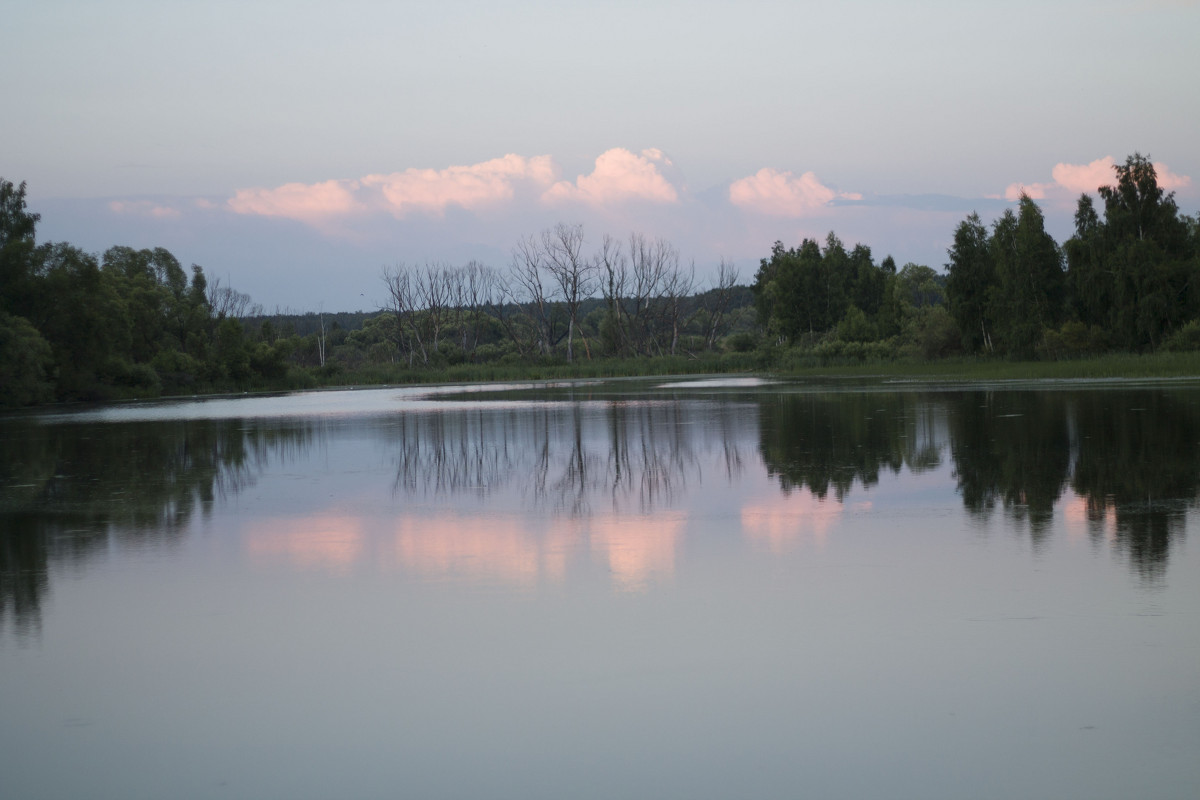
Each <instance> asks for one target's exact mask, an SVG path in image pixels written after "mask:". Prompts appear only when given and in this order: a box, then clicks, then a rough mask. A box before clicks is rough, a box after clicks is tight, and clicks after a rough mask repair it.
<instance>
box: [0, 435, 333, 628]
mask: <svg viewBox="0 0 1200 800" xmlns="http://www.w3.org/2000/svg"><path fill="white" fill-rule="evenodd" d="M312 438H313V431H312V428H311V426H308V425H303V424H294V425H289V426H287V427H280V426H278V425H254V426H250V427H245V426H243V425H242V423H241V422H240V421H238V420H223V421H191V422H182V421H175V422H151V423H141V424H136V425H133V424H131V425H76V424H60V425H41V424H36V423H32V424H31V423H28V422H26V423H21V422H15V421H14V422H8V423H6V424H4V425H3V426H0V520H2V523H3V524H2V525H0V529H2V531H3V533H2V535H0V626H2V625H3V624H4V623H5V620H6V618H8V617H11V619H12V622H13V625H14V627H15V629H16V630H17V632H18V633H19V634H23V633H28V632H30V631H33V630H36V629H37V628H38V627H39V625H40V619H41V606H42V600H43V597H44V595H45V593H46V591H47V589H48V588H49V578H48V575H49V565H50V563H51V562H54V563H61V564H76V565H81V564H83V563H84V562H86V561H88V560H89V559H91V558H93V557H95V556H96V555H99V554H101V553H104V552H107V551H108V549H109V548H110V547H111V546H114V545H115V546H122V547H158V546H170V545H171V544H172V543H174V542H177V541H178V540H179V539H180V537H181V536H183V535H184V533H185V532H186V531H187V530H188V526H189V524H190V523H191V521H192V519H193V518H194V517H195V516H196V515H197V514H200V515H203V514H205V513H207V512H208V511H209V510H210V509H211V507H212V504H213V502H214V501H215V500H216V499H217V498H220V497H229V496H233V495H236V494H237V493H238V492H241V491H243V490H244V489H246V488H248V487H250V486H252V485H253V484H254V481H255V477H256V476H257V475H258V474H259V473H260V472H261V471H262V470H263V469H265V468H266V467H267V466H268V465H270V464H271V463H273V462H277V461H279V460H281V459H287V458H291V457H295V456H297V455H299V454H300V453H302V452H303V451H304V450H305V448H307V447H308V446H309V445H310V443H311V441H312Z"/></svg>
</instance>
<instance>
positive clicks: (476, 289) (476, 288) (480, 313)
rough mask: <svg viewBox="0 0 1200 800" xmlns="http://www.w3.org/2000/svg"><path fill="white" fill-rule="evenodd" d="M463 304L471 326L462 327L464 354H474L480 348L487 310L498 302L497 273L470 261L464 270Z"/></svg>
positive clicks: (464, 325)
mask: <svg viewBox="0 0 1200 800" xmlns="http://www.w3.org/2000/svg"><path fill="white" fill-rule="evenodd" d="M462 277H463V280H462V286H463V303H464V304H465V306H466V310H467V312H468V314H469V323H470V324H469V325H468V324H465V323H464V324H463V326H462V330H463V333H462V342H463V344H462V348H463V352H464V353H469V352H474V351H475V348H477V347H478V346H479V331H480V328H482V326H483V320H484V318H485V317H486V311H485V310H486V309H487V308H489V307H491V306H493V305H494V304H495V301H496V294H497V292H496V289H497V287H496V272H495V270H493V269H492V268H491V267H488V266H484V265H483V264H480V263H479V262H478V261H469V262H467V265H466V266H465V267H463V269H462Z"/></svg>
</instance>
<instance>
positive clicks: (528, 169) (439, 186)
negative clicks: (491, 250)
mask: <svg viewBox="0 0 1200 800" xmlns="http://www.w3.org/2000/svg"><path fill="white" fill-rule="evenodd" d="M557 177H558V167H557V166H556V165H555V164H554V160H553V159H552V158H550V156H535V157H533V158H523V157H522V156H518V155H513V154H511V153H510V154H509V155H506V156H504V157H503V158H494V159H492V160H491V161H484V162H481V163H479V164H471V165H469V166H455V167H449V168H447V169H441V170H435V169H406V170H404V171H403V172H393V173H392V174H390V175H368V176H367V177H365V178H363V180H362V183H363V185H364V186H369V187H379V189H380V190H381V191H382V193H383V198H384V203H385V206H386V208H387V210H388V211H390V212H391V213H392V214H394V215H395V216H397V217H402V216H404V215H405V214H407V213H408V212H410V211H424V212H429V213H434V214H441V213H444V212H445V210H446V208H447V207H448V206H451V205H456V206H460V207H461V208H467V209H473V208H478V207H480V206H485V205H489V204H491V203H497V202H501V201H504V200H511V199H512V198H513V196H514V194H515V191H516V187H517V186H518V185H519V184H523V183H531V184H534V185H535V186H539V187H540V186H546V185H549V184H551V183H553V182H554V180H555V179H556V178H557Z"/></svg>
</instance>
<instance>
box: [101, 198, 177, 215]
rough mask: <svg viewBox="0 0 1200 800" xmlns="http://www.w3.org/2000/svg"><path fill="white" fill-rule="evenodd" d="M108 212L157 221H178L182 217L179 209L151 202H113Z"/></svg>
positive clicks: (109, 205)
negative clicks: (152, 218)
mask: <svg viewBox="0 0 1200 800" xmlns="http://www.w3.org/2000/svg"><path fill="white" fill-rule="evenodd" d="M108 210H109V211H111V212H113V213H114V214H130V215H134V216H139V217H154V218H155V219H177V218H178V217H179V216H181V214H180V211H179V209H177V208H173V207H171V206H164V205H160V204H158V203H154V202H151V201H149V200H113V201H112V202H110V203H109V204H108Z"/></svg>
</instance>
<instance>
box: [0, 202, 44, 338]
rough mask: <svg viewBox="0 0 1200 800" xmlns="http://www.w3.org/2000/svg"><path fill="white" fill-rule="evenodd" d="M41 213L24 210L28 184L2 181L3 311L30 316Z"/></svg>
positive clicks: (0, 274)
mask: <svg viewBox="0 0 1200 800" xmlns="http://www.w3.org/2000/svg"><path fill="white" fill-rule="evenodd" d="M39 219H41V217H40V215H38V214H31V213H30V212H28V211H27V210H26V208H25V184H24V182H22V183H21V185H20V186H13V184H12V181H7V180H4V178H0V311H7V312H9V313H10V314H16V315H18V316H27V315H28V312H29V308H28V306H29V304H30V302H31V301H32V295H33V292H34V287H33V283H34V278H35V276H34V274H33V272H34V253H33V251H34V247H35V242H34V234H35V231H36V228H37V223H38V220H39Z"/></svg>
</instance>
